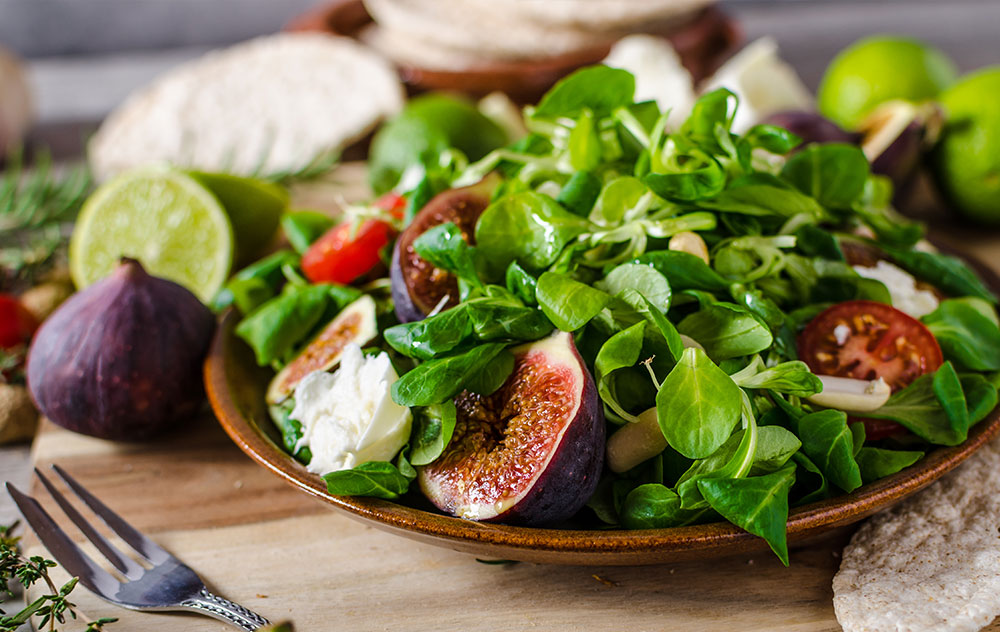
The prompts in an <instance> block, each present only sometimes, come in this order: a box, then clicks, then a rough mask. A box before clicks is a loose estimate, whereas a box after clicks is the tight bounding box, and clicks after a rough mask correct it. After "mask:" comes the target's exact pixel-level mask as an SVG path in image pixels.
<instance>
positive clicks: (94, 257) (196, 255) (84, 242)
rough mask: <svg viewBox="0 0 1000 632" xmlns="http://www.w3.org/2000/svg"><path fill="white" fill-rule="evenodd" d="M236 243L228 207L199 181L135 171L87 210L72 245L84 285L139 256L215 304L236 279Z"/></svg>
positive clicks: (104, 189)
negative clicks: (216, 297)
mask: <svg viewBox="0 0 1000 632" xmlns="http://www.w3.org/2000/svg"><path fill="white" fill-rule="evenodd" d="M233 244H234V238H233V228H232V225H231V223H230V221H229V217H228V216H227V214H226V211H225V209H224V208H223V206H222V204H221V203H220V202H219V200H218V198H216V197H215V196H214V195H213V194H212V193H211V191H209V190H208V189H207V188H205V187H204V186H202V185H201V184H199V183H198V182H197V181H196V180H195V179H193V178H191V177H190V176H188V175H185V174H183V173H181V172H178V171H173V170H168V169H140V170H137V171H129V172H126V173H124V174H122V175H120V176H118V177H117V178H115V179H113V180H111V181H109V182H107V183H105V184H103V185H102V186H101V187H100V188H98V189H97V191H95V192H94V193H93V195H91V196H90V198H89V199H88V200H87V201H86V203H85V204H84V205H83V208H82V209H81V211H80V216H79V218H78V219H77V223H76V226H75V228H74V229H73V236H72V237H71V239H70V244H69V265H70V274H71V275H72V277H73V282H74V283H75V284H76V286H77V287H78V288H84V287H86V286H88V285H90V284H91V283H93V282H94V281H97V280H99V279H102V278H104V277H105V276H107V275H108V274H110V272H111V271H112V270H113V269H114V268H115V266H117V265H118V261H119V259H120V258H121V257H131V258H134V259H138V260H139V261H140V262H141V263H142V265H143V267H145V268H146V271H147V272H149V273H150V274H152V275H154V276H158V277H161V278H164V279H169V280H171V281H174V282H176V283H179V284H180V285H183V286H184V287H186V288H187V289H189V290H191V292H193V293H194V294H195V295H196V296H197V297H198V298H199V299H201V300H202V301H203V302H207V301H209V300H210V299H211V298H212V297H213V296H214V295H215V293H216V292H218V291H219V289H220V288H221V287H222V285H223V284H224V283H225V281H226V278H227V277H228V276H229V271H230V268H231V267H232V262H233V251H234V246H233Z"/></svg>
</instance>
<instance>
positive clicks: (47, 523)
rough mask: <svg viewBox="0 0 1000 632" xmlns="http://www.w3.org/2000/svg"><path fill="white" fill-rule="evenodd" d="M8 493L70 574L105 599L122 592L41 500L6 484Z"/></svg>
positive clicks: (39, 536) (43, 542) (117, 582)
mask: <svg viewBox="0 0 1000 632" xmlns="http://www.w3.org/2000/svg"><path fill="white" fill-rule="evenodd" d="M7 492H8V493H9V494H10V497H11V498H13V499H14V504H16V505H17V508H18V509H20V510H21V513H22V514H23V515H24V519H25V520H27V521H28V524H29V525H31V528H32V529H34V531H35V534H36V535H38V539H39V540H41V541H42V544H44V545H45V548H47V549H48V550H49V553H51V554H52V557H54V558H55V559H56V561H58V562H59V563H60V564H62V566H63V568H65V569H66V572H68V573H69V574H70V575H75V576H76V577H79V578H80V583H81V584H83V585H84V586H86V587H87V588H89V589H90V590H91V591H93V592H95V593H97V594H98V595H101V596H102V597H104V598H106V599H111V598H113V597H114V596H115V595H116V594H117V593H118V591H119V589H121V586H122V585H121V583H120V582H119V581H118V580H117V579H115V578H114V577H113V576H112V575H111V573H109V572H107V571H106V570H104V569H103V568H101V567H100V566H98V565H97V564H95V563H94V562H93V560H91V559H90V558H89V557H87V555H86V554H85V553H84V552H83V551H81V550H80V547H78V546H77V545H76V544H75V543H74V542H73V541H72V540H70V539H69V537H68V536H67V535H66V533H65V532H64V531H63V530H62V529H60V528H59V526H58V525H57V524H56V523H55V521H54V520H52V517H51V516H49V514H48V513H47V512H46V511H45V510H44V509H42V506H41V505H40V504H38V501H37V500H35V499H34V498H32V497H31V496H28V495H27V494H24V493H22V492H21V491H20V490H19V489H17V488H16V487H14V485H13V484H11V483H9V482H8V483H7Z"/></svg>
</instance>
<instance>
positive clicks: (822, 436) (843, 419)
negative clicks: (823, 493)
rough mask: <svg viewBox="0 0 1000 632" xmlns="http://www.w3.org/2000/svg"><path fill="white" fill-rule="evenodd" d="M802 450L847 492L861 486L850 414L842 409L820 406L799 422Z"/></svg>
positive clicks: (825, 474) (835, 483)
mask: <svg viewBox="0 0 1000 632" xmlns="http://www.w3.org/2000/svg"><path fill="white" fill-rule="evenodd" d="M798 431H799V432H798V434H799V439H801V440H802V451H803V452H804V453H805V454H806V456H808V457H809V458H810V459H811V460H812V462H813V463H815V464H816V466H817V467H818V468H819V469H820V471H822V472H823V475H824V476H825V477H826V478H827V479H829V480H830V481H831V482H833V484H834V485H836V486H837V487H839V488H841V489H842V490H844V491H845V492H852V491H854V490H855V489H857V488H859V487H861V471H860V470H859V469H858V464H857V462H856V461H855V460H854V435H853V434H852V433H851V430H850V428H848V427H847V415H846V414H845V413H844V412H842V411H839V410H821V411H819V412H816V413H812V414H809V415H806V416H805V417H802V418H801V419H799V422H798Z"/></svg>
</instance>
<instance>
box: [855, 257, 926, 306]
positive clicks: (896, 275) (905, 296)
mask: <svg viewBox="0 0 1000 632" xmlns="http://www.w3.org/2000/svg"><path fill="white" fill-rule="evenodd" d="M854 270H855V271H856V272H857V273H858V274H860V275H861V276H863V277H865V278H867V279H874V280H876V281H881V282H882V284H883V285H885V287H886V289H888V290H889V296H890V297H891V298H892V306H893V307H895V308H896V309H898V310H900V311H902V312H906V313H907V314H909V315H910V316H913V317H914V318H920V317H921V316H926V315H927V314H930V313H931V312H933V311H934V310H936V309H937V307H938V300H937V297H936V296H934V292H930V291H928V290H921V289H917V281H916V279H914V278H913V277H912V276H911V275H910V274H909V273H908V272H906V271H905V270H903V269H902V268H899V267H897V266H895V265H893V264H891V263H889V262H888V261H885V260H880V261H879V262H878V263H877V264H875V267H872V268H866V267H865V266H854Z"/></svg>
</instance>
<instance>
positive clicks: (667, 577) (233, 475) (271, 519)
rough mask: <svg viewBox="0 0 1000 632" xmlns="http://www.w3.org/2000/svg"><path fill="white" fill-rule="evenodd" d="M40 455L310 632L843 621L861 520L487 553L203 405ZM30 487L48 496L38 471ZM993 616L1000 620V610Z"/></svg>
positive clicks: (799, 625) (163, 627)
mask: <svg viewBox="0 0 1000 632" xmlns="http://www.w3.org/2000/svg"><path fill="white" fill-rule="evenodd" d="M362 173H363V170H362V168H361V167H360V166H359V165H356V164H355V165H345V166H344V167H343V168H341V169H339V170H338V171H337V172H336V173H335V174H334V175H333V176H332V177H331V178H330V179H329V180H327V181H326V182H323V183H319V184H318V185H315V186H314V187H311V188H310V189H308V190H303V191H297V192H296V199H298V200H300V201H303V200H304V201H307V202H308V204H307V205H308V206H312V207H322V208H329V209H334V208H335V207H336V203H335V201H336V200H339V199H343V198H346V199H348V200H351V199H356V198H358V197H360V196H363V195H364V194H365V190H364V186H363V185H362V184H360V179H361V174H362ZM926 199H928V200H930V199H931V198H929V197H928V198H926ZM927 208H928V209H930V210H925V211H921V212H922V213H924V214H925V216H926V219H928V220H929V221H930V222H931V223H932V225H935V231H934V232H935V234H936V235H937V236H939V237H944V238H945V240H946V241H948V242H950V243H952V244H957V245H959V246H961V247H962V250H963V251H964V252H967V253H968V254H971V255H974V256H977V257H980V258H981V259H983V260H984V261H986V262H987V263H989V264H990V265H992V266H994V267H1000V247H998V244H1000V240H998V239H997V238H996V237H994V236H992V235H990V234H988V233H986V234H984V233H983V232H982V231H977V230H975V229H970V228H963V227H961V226H954V225H951V224H948V223H944V224H942V220H941V216H939V215H936V214H935V211H934V210H933V205H931V204H928V205H927ZM32 457H33V460H34V462H35V463H36V465H38V466H39V467H41V468H42V469H43V471H44V469H45V467H46V466H47V465H48V464H50V463H53V462H57V463H59V464H60V465H61V466H63V467H65V468H66V469H67V470H68V471H69V472H70V473H71V474H72V475H74V476H75V477H77V479H78V480H79V481H80V482H81V483H83V484H84V485H85V486H87V487H88V488H89V489H90V490H91V491H92V492H94V493H95V494H97V495H98V496H99V497H101V498H102V499H103V500H105V501H106V502H107V504H108V505H110V506H111V508H112V509H114V510H115V511H117V512H119V513H120V514H122V515H123V516H124V517H126V519H128V520H129V521H131V522H132V523H133V524H134V525H135V526H137V527H138V528H140V529H142V530H144V531H146V532H147V533H148V534H150V535H151V536H153V537H154V539H156V540H157V541H158V542H159V543H160V544H162V545H163V546H165V547H166V548H167V549H169V550H170V551H171V552H173V553H174V554H175V555H177V556H178V557H180V558H181V559H183V560H184V561H186V562H187V563H188V564H189V565H190V566H191V567H192V568H194V569H195V570H196V571H197V572H198V573H199V574H201V576H202V577H203V578H204V579H205V580H206V582H207V583H208V584H209V586H210V588H212V589H213V590H215V591H216V592H218V594H221V595H224V596H226V597H227V598H229V599H232V600H235V601H237V602H239V603H241V604H243V605H245V606H247V607H249V608H251V609H253V610H255V611H257V612H259V613H261V614H262V615H264V616H265V617H268V618H269V619H271V620H272V621H279V620H285V619H291V620H293V621H294V623H295V625H296V629H297V630H298V631H299V632H330V631H334V630H336V631H338V632H341V631H343V632H355V631H369V630H407V631H414V632H420V631H425V630H426V631H435V632H444V631H451V630H455V631H458V630H462V631H465V630H470V629H478V630H487V631H494V630H496V631H521V630H546V631H553V632H562V631H566V632H569V631H577V630H588V631H603V630H608V631H618V630H628V631H629V632H644V631H650V632H653V631H660V630H701V631H706V632H714V631H719V632H722V631H726V632H729V631H732V630H746V631H752V630H760V631H765V630H767V631H775V632H793V631H802V632H824V631H830V630H839V629H840V626H839V625H838V624H837V622H836V619H835V617H834V613H833V607H832V603H831V599H832V596H833V595H832V589H831V580H832V578H833V575H834V574H835V573H836V571H837V568H838V566H839V555H840V551H841V550H842V548H843V546H844V544H845V543H846V541H847V538H849V536H850V531H842V532H840V533H838V534H836V535H834V536H833V537H831V538H830V539H827V540H825V541H823V542H821V543H818V544H813V545H811V546H809V547H806V548H798V549H793V550H792V552H791V564H790V566H789V567H788V568H785V567H783V566H782V565H781V564H780V563H779V562H778V561H777V560H776V559H775V558H774V557H773V556H771V555H754V556H739V557H730V558H726V559H711V560H705V561H703V562H694V563H678V564H670V565H664V566H654V567H626V568H622V567H563V566H545V565H536V564H527V563H517V564H487V563H482V562H480V561H477V560H476V559H474V558H473V557H471V556H468V555H466V554H462V553H457V552H454V551H450V550H447V549H442V548H438V547H434V546H431V545H427V544H422V543H417V542H413V541H410V540H406V539H403V538H399V537H396V536H393V535H390V534H387V533H384V532H381V531H379V530H376V529H374V528H372V527H371V526H368V525H366V524H363V523H361V522H357V521H355V520H354V519H352V518H350V517H348V516H347V515H345V514H341V513H337V512H335V511H334V510H332V509H330V508H327V507H326V506H324V505H323V504H321V503H320V502H319V501H318V500H314V499H312V498H309V497H307V496H306V495H304V494H303V493H301V492H299V491H297V490H295V489H293V488H291V487H290V486H287V485H286V484H285V483H283V482H281V481H280V480H279V479H278V478H277V477H275V476H274V475H272V474H270V473H269V472H267V471H265V470H264V469H263V468H261V467H259V466H257V465H255V464H254V463H253V462H251V461H250V460H249V458H247V457H246V456H245V455H243V454H242V453H241V452H240V451H239V450H238V449H237V448H236V447H235V446H234V445H233V444H232V443H231V442H230V440H229V439H228V437H227V436H226V435H225V434H224V433H223V431H222V430H221V428H220V427H219V426H218V425H217V423H216V422H215V420H214V419H213V418H212V416H211V414H210V413H208V412H206V413H205V414H203V415H202V416H201V417H199V418H198V419H196V420H194V421H192V422H190V423H189V424H187V425H184V426H182V427H178V428H177V429H176V430H175V431H174V432H172V433H170V434H169V435H167V436H166V437H163V438H162V439H161V440H159V441H157V442H155V443H152V444H134V445H133V444H119V443H111V442H106V441H101V440H98V439H92V438H89V437H83V436H80V435H75V434H72V433H69V432H67V431H64V430H61V429H58V428H56V427H54V426H51V425H46V426H44V427H43V429H42V432H41V433H40V435H39V437H38V438H37V439H36V441H35V444H34V447H33V452H32ZM32 490H33V492H34V493H35V494H37V495H38V497H39V498H40V499H41V500H42V502H43V504H45V505H46V506H47V507H49V508H50V509H51V508H52V507H53V505H54V503H53V502H52V501H51V499H49V498H46V497H45V496H44V493H43V492H42V490H41V489H40V485H39V484H37V482H36V483H35V484H33V485H32ZM74 535H75V536H77V537H78V539H82V538H81V537H80V536H79V534H75V533H74ZM88 546H89V545H88ZM35 548H36V549H37V545H35ZM91 550H92V549H91ZM29 597H30V595H29ZM76 597H77V601H78V603H79V605H80V606H81V607H82V608H83V610H84V611H85V612H86V613H87V615H89V616H91V617H97V616H115V617H118V618H119V619H121V624H119V627H118V628H116V629H120V630H128V631H131V630H143V631H147V632H160V631H175V630H185V631H190V632H201V631H205V632H210V631H218V632H222V631H223V630H227V629H231V628H229V627H227V626H226V625H224V624H222V623H219V622H216V621H214V620H211V619H207V618H200V617H197V616H188V615H184V614H149V613H136V612H131V611H126V610H122V609H118V608H116V607H114V606H111V605H108V604H106V603H104V602H102V601H100V600H98V599H97V598H95V597H93V596H92V595H90V594H89V593H87V592H86V591H84V590H80V591H79V592H78V594H76ZM987 630H992V631H994V632H996V631H1000V623H998V622H994V623H993V624H992V625H991V626H989V627H988V628H987Z"/></svg>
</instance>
